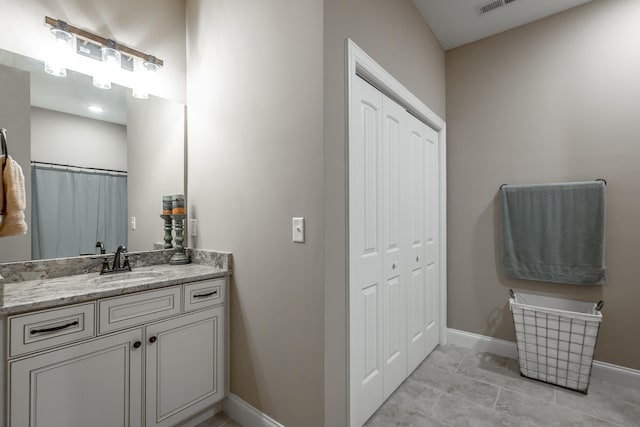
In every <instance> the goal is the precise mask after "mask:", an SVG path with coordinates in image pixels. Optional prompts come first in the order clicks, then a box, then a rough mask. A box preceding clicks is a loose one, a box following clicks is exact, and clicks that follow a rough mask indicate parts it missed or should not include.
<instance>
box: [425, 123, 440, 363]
mask: <svg viewBox="0 0 640 427" xmlns="http://www.w3.org/2000/svg"><path fill="white" fill-rule="evenodd" d="M424 138H425V194H424V198H425V209H426V215H425V234H424V244H425V252H424V254H425V260H424V266H425V269H426V270H425V271H426V275H425V277H426V291H425V334H426V338H425V340H426V343H425V345H426V354H429V353H430V352H431V351H432V350H433V349H434V348H435V347H436V346H437V345H438V343H439V342H440V332H439V327H438V319H439V309H438V304H439V301H440V294H439V291H438V277H439V276H438V275H439V262H438V250H439V242H438V225H437V224H438V222H439V212H440V209H439V207H440V205H439V198H438V133H437V132H436V131H435V130H433V129H431V128H430V127H428V126H426V125H424Z"/></svg>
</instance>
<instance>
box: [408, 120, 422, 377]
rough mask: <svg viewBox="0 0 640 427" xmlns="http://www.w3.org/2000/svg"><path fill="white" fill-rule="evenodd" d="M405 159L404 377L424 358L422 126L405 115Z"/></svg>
mask: <svg viewBox="0 0 640 427" xmlns="http://www.w3.org/2000/svg"><path fill="white" fill-rule="evenodd" d="M407 126H408V144H409V159H408V160H407V162H406V167H407V168H408V177H407V187H408V188H409V191H410V197H409V200H408V202H407V204H406V205H405V206H406V208H405V211H406V212H407V215H408V217H407V218H406V224H407V227H408V230H407V234H406V236H407V237H406V242H407V245H408V250H407V254H406V263H407V266H408V269H409V272H408V274H409V275H410V277H411V279H410V281H411V284H410V285H409V287H408V292H407V327H408V330H407V374H408V373H410V372H412V371H413V370H414V369H415V368H416V367H417V366H418V365H419V364H420V362H422V360H423V359H424V358H425V357H426V355H427V353H426V345H425V292H426V290H425V286H426V280H425V272H424V267H425V229H426V206H425V203H426V201H425V188H426V182H425V178H426V176H425V160H426V147H425V139H424V125H423V124H422V123H421V122H420V121H419V120H418V119H416V118H415V117H413V116H411V115H409V114H408V113H407Z"/></svg>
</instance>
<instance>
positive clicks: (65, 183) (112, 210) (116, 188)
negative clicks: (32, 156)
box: [31, 165, 127, 259]
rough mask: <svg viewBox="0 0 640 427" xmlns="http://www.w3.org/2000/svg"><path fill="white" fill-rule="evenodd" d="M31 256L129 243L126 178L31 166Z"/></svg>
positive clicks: (74, 253) (76, 252)
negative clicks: (98, 245)
mask: <svg viewBox="0 0 640 427" xmlns="http://www.w3.org/2000/svg"><path fill="white" fill-rule="evenodd" d="M31 170H32V181H31V182H32V190H33V191H32V211H31V222H32V224H31V228H32V234H31V242H32V246H31V255H32V259H47V258H61V257H70V256H78V255H80V254H91V253H96V248H95V245H96V242H97V241H102V242H104V244H105V249H106V250H107V252H113V251H115V249H116V248H117V247H118V245H126V244H127V177H126V176H125V175H117V174H109V173H102V172H85V171H75V170H67V169H56V168H55V167H54V168H52V167H43V166H37V165H33V166H32V169H31Z"/></svg>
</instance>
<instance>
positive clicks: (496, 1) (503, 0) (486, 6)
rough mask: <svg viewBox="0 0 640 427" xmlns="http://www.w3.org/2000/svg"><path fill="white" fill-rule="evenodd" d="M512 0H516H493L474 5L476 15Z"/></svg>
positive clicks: (491, 10) (490, 10)
mask: <svg viewBox="0 0 640 427" xmlns="http://www.w3.org/2000/svg"><path fill="white" fill-rule="evenodd" d="M514 1H516V0H493V1H490V2H488V3H484V4H481V5H478V6H476V12H477V13H478V16H482V15H484V14H485V13H489V12H493V11H494V10H496V9H499V8H501V7H503V6H506V5H508V4H510V3H513V2H514Z"/></svg>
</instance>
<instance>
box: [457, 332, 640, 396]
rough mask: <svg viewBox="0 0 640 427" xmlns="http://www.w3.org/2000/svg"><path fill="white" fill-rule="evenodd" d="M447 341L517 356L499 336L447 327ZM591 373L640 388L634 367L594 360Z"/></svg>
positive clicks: (498, 353)
mask: <svg viewBox="0 0 640 427" xmlns="http://www.w3.org/2000/svg"><path fill="white" fill-rule="evenodd" d="M447 342H448V344H453V345H457V346H458V347H464V348H470V349H473V350H476V351H482V352H487V353H493V354H497V355H498V356H503V357H509V358H512V359H516V358H517V357H518V350H517V348H516V343H515V342H513V341H506V340H501V339H499V338H492V337H488V336H486V335H479V334H474V333H472V332H465V331H460V330H458V329H451V328H449V329H447ZM591 375H592V376H593V377H594V378H597V379H599V380H602V381H607V382H610V383H614V384H620V385H623V386H626V387H632V388H635V389H638V390H640V371H638V370H636V369H631V368H625V367H623V366H618V365H612V364H611V363H606V362H600V361H597V360H594V361H593V370H592V371H591Z"/></svg>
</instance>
